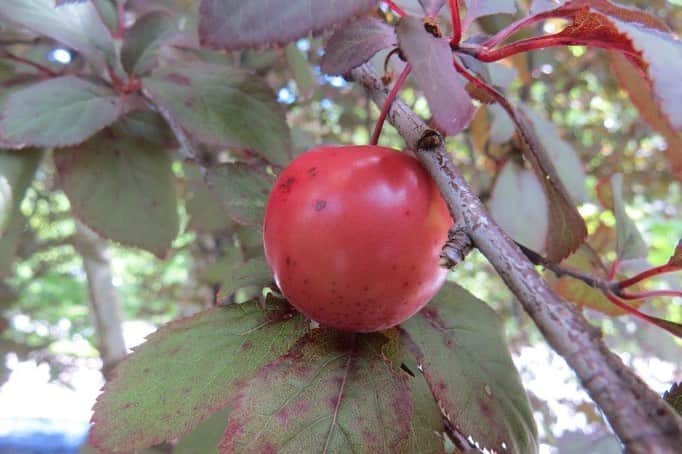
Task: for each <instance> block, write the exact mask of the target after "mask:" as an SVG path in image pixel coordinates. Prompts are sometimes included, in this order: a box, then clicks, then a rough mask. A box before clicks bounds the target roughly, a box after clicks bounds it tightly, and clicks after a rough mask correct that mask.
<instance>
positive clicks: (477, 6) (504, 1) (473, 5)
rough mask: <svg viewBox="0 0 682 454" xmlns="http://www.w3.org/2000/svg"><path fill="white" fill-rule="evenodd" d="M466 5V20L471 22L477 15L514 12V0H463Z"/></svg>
mask: <svg viewBox="0 0 682 454" xmlns="http://www.w3.org/2000/svg"><path fill="white" fill-rule="evenodd" d="M465 3H466V6H467V15H466V21H467V22H468V23H471V22H473V21H474V20H476V19H478V18H479V17H483V16H490V15H492V14H514V13H515V12H516V0H465Z"/></svg>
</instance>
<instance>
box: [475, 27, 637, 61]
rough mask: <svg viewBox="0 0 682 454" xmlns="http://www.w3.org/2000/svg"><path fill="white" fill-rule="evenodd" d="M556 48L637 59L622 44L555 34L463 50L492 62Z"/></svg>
mask: <svg viewBox="0 0 682 454" xmlns="http://www.w3.org/2000/svg"><path fill="white" fill-rule="evenodd" d="M557 46H590V47H598V48H601V49H609V50H619V51H621V52H623V53H626V54H629V55H633V56H635V57H639V55H637V54H636V53H635V52H633V51H632V49H630V48H628V47H627V46H626V45H624V44H617V43H613V42H607V41H601V40H596V39H590V38H587V39H586V38H577V37H574V36H568V35H562V34H561V33H557V34H554V35H547V36H536V37H534V38H528V39H523V40H521V41H516V42H514V43H512V44H509V45H507V46H504V47H501V48H499V49H493V50H491V49H489V48H487V47H477V48H474V49H473V50H472V49H465V50H464V51H465V52H466V53H469V54H470V55H472V56H474V57H476V58H477V59H479V60H481V61H482V62H486V63H489V62H493V61H498V60H502V59H503V58H507V57H511V56H512V55H516V54H520V53H522V52H529V51H532V50H540V49H545V48H548V47H557Z"/></svg>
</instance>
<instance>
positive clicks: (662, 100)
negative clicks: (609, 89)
mask: <svg viewBox="0 0 682 454" xmlns="http://www.w3.org/2000/svg"><path fill="white" fill-rule="evenodd" d="M537 16H538V17H539V18H550V17H562V18H566V19H570V20H571V21H572V23H571V24H570V25H569V26H568V27H566V28H565V29H563V30H562V31H561V32H559V33H558V34H557V35H555V36H559V37H562V38H569V39H571V40H572V42H574V43H583V42H584V43H587V44H589V42H590V40H592V41H598V42H601V43H609V44H610V45H612V46H614V47H618V48H621V49H623V50H624V51H626V52H628V54H629V57H630V59H631V60H632V61H634V62H636V63H637V64H638V65H639V67H640V68H641V70H642V71H644V72H645V73H646V76H647V78H648V80H649V82H650V83H651V85H652V87H653V93H654V98H655V100H656V102H657V103H658V104H659V105H660V106H661V109H662V111H663V112H664V113H665V115H667V117H668V118H669V120H670V124H671V125H672V126H673V128H675V129H677V130H679V129H682V104H681V103H680V102H679V101H678V100H679V99H682V84H680V83H679V77H678V75H679V74H681V73H682V41H680V40H679V39H676V38H675V37H674V36H673V35H672V33H671V32H670V30H669V29H668V27H667V26H666V25H665V23H663V22H662V21H661V20H660V19H659V18H657V17H655V16H652V15H649V14H647V13H645V12H643V11H638V10H635V9H631V8H625V7H622V6H618V5H616V4H614V3H611V2H610V1H608V0H569V1H567V2H566V3H565V4H563V5H562V6H560V7H558V8H556V9H553V10H549V11H544V12H542V13H540V14H538V15H537Z"/></svg>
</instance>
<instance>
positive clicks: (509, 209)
mask: <svg viewBox="0 0 682 454" xmlns="http://www.w3.org/2000/svg"><path fill="white" fill-rule="evenodd" d="M488 208H489V209H490V214H491V215H492V217H493V219H495V222H497V223H498V224H500V227H502V228H503V229H504V231H505V232H507V233H508V234H509V235H510V236H511V237H512V238H513V239H514V240H516V241H518V242H519V243H521V244H523V245H524V246H526V247H528V248H530V249H533V250H534V251H538V252H540V251H543V250H544V248H545V244H546V242H547V234H548V231H549V205H548V202H547V196H546V195H545V192H544V190H543V189H542V183H540V181H538V178H537V177H536V176H535V174H534V173H533V172H532V171H530V170H527V169H524V168H523V167H522V166H520V165H519V164H517V163H516V162H514V161H512V160H509V161H507V163H506V164H505V165H504V167H503V168H502V171H501V172H500V174H499V175H498V176H497V179H496V180H495V186H493V190H492V193H491V195H490V200H489V201H488Z"/></svg>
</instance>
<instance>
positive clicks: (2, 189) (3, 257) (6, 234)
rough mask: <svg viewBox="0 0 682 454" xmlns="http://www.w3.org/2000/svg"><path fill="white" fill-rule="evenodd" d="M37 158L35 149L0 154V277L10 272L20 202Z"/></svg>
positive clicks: (17, 237)
mask: <svg viewBox="0 0 682 454" xmlns="http://www.w3.org/2000/svg"><path fill="white" fill-rule="evenodd" d="M41 157H42V152H41V151H39V150H35V149H30V150H21V151H15V150H0V276H4V275H6V274H9V272H10V271H11V269H12V265H13V263H14V256H15V254H16V251H17V247H18V246H19V240H20V238H21V232H22V230H23V228H24V222H25V219H24V216H23V215H22V214H21V202H22V201H23V199H24V195H25V193H26V189H27V188H28V187H29V185H30V184H31V181H32V180H33V176H34V175H35V172H36V169H37V168H38V165H39V164H40V159H41Z"/></svg>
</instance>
